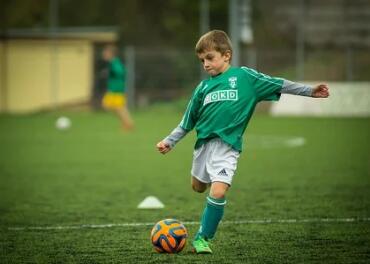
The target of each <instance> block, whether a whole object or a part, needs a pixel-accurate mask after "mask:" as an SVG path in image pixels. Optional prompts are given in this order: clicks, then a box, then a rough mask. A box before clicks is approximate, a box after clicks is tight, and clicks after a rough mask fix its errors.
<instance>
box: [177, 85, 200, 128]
mask: <svg viewBox="0 0 370 264" xmlns="http://www.w3.org/2000/svg"><path fill="white" fill-rule="evenodd" d="M202 84H203V82H202V83H200V84H199V85H198V87H197V88H196V89H195V91H194V92H193V94H192V96H191V99H190V101H189V103H188V106H187V107H186V111H185V114H184V116H183V117H182V120H181V122H180V127H182V128H183V129H185V130H187V131H190V130H192V129H193V128H194V127H195V125H196V123H197V121H198V117H199V108H200V107H201V95H200V90H201V88H202Z"/></svg>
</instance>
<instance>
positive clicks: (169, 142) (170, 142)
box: [156, 126, 189, 154]
mask: <svg viewBox="0 0 370 264" xmlns="http://www.w3.org/2000/svg"><path fill="white" fill-rule="evenodd" d="M188 132H189V131H187V130H185V129H183V128H182V127H181V126H177V127H176V128H175V129H174V130H173V131H172V132H171V134H169V135H168V136H167V137H166V138H165V139H163V140H162V141H160V142H158V143H157V145H156V147H157V149H158V151H159V152H160V153H162V154H166V153H167V152H169V151H170V150H171V149H172V148H173V147H174V146H175V145H176V144H177V142H179V141H180V140H181V139H182V138H183V137H185V136H186V134H187V133H188Z"/></svg>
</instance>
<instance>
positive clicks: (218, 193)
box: [193, 182, 229, 253]
mask: <svg viewBox="0 0 370 264" xmlns="http://www.w3.org/2000/svg"><path fill="white" fill-rule="evenodd" d="M228 188H229V185H228V184H226V183H223V182H213V183H212V185H211V190H210V193H209V196H208V197H207V202H206V206H205V208H204V211H203V215H202V218H201V225H200V228H199V231H198V233H197V234H196V236H195V239H194V242H193V246H194V248H195V251H196V252H197V253H212V250H211V249H210V248H209V246H208V243H207V241H208V240H209V239H212V238H213V237H214V235H215V233H216V230H217V227H218V224H219V223H220V221H221V219H222V217H223V214H224V207H225V204H226V200H225V193H226V191H227V189H228Z"/></svg>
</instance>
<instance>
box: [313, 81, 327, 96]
mask: <svg viewBox="0 0 370 264" xmlns="http://www.w3.org/2000/svg"><path fill="white" fill-rule="evenodd" d="M312 97H315V98H327V97H329V87H328V86H327V85H326V84H319V85H316V86H315V87H314V88H313V91H312Z"/></svg>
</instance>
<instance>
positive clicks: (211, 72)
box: [207, 70, 220, 77]
mask: <svg viewBox="0 0 370 264" xmlns="http://www.w3.org/2000/svg"><path fill="white" fill-rule="evenodd" d="M207 73H208V74H209V75H210V76H212V77H213V76H216V75H219V74H220V73H219V72H217V71H214V70H210V71H207Z"/></svg>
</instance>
